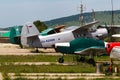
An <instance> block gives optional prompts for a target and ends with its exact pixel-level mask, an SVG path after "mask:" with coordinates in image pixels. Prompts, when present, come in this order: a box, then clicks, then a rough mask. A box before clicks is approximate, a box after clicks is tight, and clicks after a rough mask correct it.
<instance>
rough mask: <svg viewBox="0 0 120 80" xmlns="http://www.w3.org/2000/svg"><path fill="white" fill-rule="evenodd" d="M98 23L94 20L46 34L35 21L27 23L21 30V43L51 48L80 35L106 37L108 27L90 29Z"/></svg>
mask: <svg viewBox="0 0 120 80" xmlns="http://www.w3.org/2000/svg"><path fill="white" fill-rule="evenodd" d="M96 23H98V21H93V22H90V23H87V24H85V25H83V26H81V27H78V28H75V29H70V30H65V31H62V32H59V33H55V34H50V35H46V36H42V35H40V33H39V31H38V30H37V28H36V27H35V25H34V24H33V23H26V24H25V25H24V26H23V28H22V32H21V44H22V45H23V46H27V47H34V48H50V47H55V44H56V43H61V42H70V41H72V40H74V39H76V38H79V37H84V38H96V39H102V38H104V37H106V36H107V35H108V31H107V29H106V28H99V29H96V30H91V29H90V28H91V27H92V26H93V25H94V24H96Z"/></svg>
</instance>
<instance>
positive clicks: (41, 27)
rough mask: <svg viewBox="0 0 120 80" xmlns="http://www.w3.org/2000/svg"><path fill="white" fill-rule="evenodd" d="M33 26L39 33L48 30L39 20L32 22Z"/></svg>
mask: <svg viewBox="0 0 120 80" xmlns="http://www.w3.org/2000/svg"><path fill="white" fill-rule="evenodd" d="M33 24H34V25H35V26H36V27H37V28H38V30H39V31H40V32H41V31H43V30H45V29H47V28H48V26H47V25H46V24H45V23H44V22H41V21H40V20H37V21H34V22H33Z"/></svg>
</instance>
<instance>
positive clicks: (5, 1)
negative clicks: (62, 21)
mask: <svg viewBox="0 0 120 80" xmlns="http://www.w3.org/2000/svg"><path fill="white" fill-rule="evenodd" d="M81 1H82V3H83V5H84V11H85V12H90V11H91V10H92V9H94V10H95V11H104V10H111V0H0V26H1V27H9V26H14V25H22V24H24V23H25V22H28V21H30V22H32V21H35V20H41V21H47V20H51V19H55V18H60V17H66V16H70V15H75V14H78V13H79V12H80V11H79V7H80V3H81ZM113 2H114V10H118V9H120V5H119V4H120V0H113Z"/></svg>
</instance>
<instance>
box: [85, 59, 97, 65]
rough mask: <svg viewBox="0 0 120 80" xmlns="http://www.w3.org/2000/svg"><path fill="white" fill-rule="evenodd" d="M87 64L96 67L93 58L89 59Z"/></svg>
mask: <svg viewBox="0 0 120 80" xmlns="http://www.w3.org/2000/svg"><path fill="white" fill-rule="evenodd" d="M87 63H89V64H92V65H93V66H96V64H95V60H94V59H93V58H90V59H89V60H88V61H87Z"/></svg>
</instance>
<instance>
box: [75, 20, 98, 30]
mask: <svg viewBox="0 0 120 80" xmlns="http://www.w3.org/2000/svg"><path fill="white" fill-rule="evenodd" d="M97 23H98V21H93V22H90V23H87V24H85V25H83V26H81V27H79V28H77V29H75V30H74V31H73V32H78V31H80V30H81V29H89V28H91V27H92V26H93V25H94V24H97Z"/></svg>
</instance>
